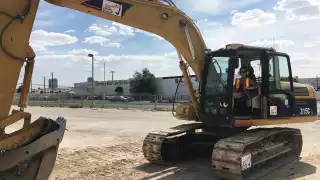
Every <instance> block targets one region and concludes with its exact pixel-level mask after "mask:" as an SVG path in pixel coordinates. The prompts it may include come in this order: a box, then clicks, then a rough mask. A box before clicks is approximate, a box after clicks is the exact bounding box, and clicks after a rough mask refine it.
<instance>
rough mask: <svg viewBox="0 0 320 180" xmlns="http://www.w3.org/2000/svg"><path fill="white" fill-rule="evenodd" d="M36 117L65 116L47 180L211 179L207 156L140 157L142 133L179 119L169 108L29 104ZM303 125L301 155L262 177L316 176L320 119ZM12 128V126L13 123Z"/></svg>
mask: <svg viewBox="0 0 320 180" xmlns="http://www.w3.org/2000/svg"><path fill="white" fill-rule="evenodd" d="M26 111H28V112H31V113H32V115H33V119H35V118H38V117H39V116H45V117H51V118H56V117H57V116H63V117H65V118H66V119H67V129H68V131H66V132H65V136H64V139H63V141H62V143H61V146H60V151H59V155H58V159H57V162H56V165H55V168H54V171H53V173H52V175H51V178H50V180H105V179H106V180H109V179H110V180H115V179H120V180H122V179H123V180H131V179H134V180H136V179H141V180H154V179H161V180H169V179H172V180H176V179H178V180H182V179H185V180H192V179H201V180H207V179H208V180H209V179H210V180H212V179H218V178H216V177H215V175H214V174H213V173H212V171H211V165H210V160H200V161H197V162H195V161H187V162H183V163H181V164H177V165H174V166H156V165H150V164H148V162H147V161H146V160H145V159H144V158H143V155H142V151H141V146H142V141H143V138H144V136H145V135H146V134H147V133H148V132H150V131H152V130H157V129H162V128H167V127H171V126H175V125H178V124H180V123H183V121H178V120H175V118H173V117H172V114H171V112H150V111H141V110H101V109H94V110H90V109H68V108H41V107H29V108H27V110H26ZM290 127H298V128H301V129H302V132H303V137H304V139H303V140H304V147H303V152H302V159H301V161H299V162H293V163H290V164H288V165H286V166H285V167H282V168H281V169H279V170H277V171H276V172H274V173H272V174H269V175H267V176H266V177H265V178H264V179H272V180H274V179H281V180H282V179H307V180H309V179H310V180H313V179H320V173H319V172H318V171H317V169H318V167H320V143H318V142H319V141H318V139H319V137H320V132H319V131H320V122H318V121H317V122H314V123H307V124H295V125H291V126H290ZM12 128H14V126H12Z"/></svg>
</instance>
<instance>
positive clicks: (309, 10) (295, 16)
mask: <svg viewBox="0 0 320 180" xmlns="http://www.w3.org/2000/svg"><path fill="white" fill-rule="evenodd" d="M274 9H275V10H278V11H282V12H284V13H285V14H286V18H287V19H290V20H302V21H304V20H308V19H317V18H320V1H319V0H279V1H278V3H277V4H276V5H275V6H274Z"/></svg>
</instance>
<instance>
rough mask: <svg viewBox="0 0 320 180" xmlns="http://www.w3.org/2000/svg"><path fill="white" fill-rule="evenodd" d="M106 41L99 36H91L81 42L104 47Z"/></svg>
mask: <svg viewBox="0 0 320 180" xmlns="http://www.w3.org/2000/svg"><path fill="white" fill-rule="evenodd" d="M108 41H110V39H107V38H104V37H101V36H91V37H86V38H85V39H84V41H83V42H84V43H87V44H100V45H101V46H104V45H105V44H106V42H108Z"/></svg>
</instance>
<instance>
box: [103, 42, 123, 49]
mask: <svg viewBox="0 0 320 180" xmlns="http://www.w3.org/2000/svg"><path fill="white" fill-rule="evenodd" d="M105 46H107V47H117V48H118V47H120V46H121V44H120V43H115V42H113V43H108V44H106V45H105Z"/></svg>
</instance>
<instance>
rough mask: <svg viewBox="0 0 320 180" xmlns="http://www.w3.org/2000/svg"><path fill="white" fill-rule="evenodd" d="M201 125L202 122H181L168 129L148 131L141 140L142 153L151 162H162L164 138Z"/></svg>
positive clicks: (167, 138)
mask: <svg viewBox="0 0 320 180" xmlns="http://www.w3.org/2000/svg"><path fill="white" fill-rule="evenodd" d="M202 126H203V124H202V123H190V124H182V125H179V126H176V127H171V128H169V129H162V130H159V131H153V132H151V133H149V134H148V135H147V136H146V137H145V139H144V141H143V146H142V150H143V155H144V157H145V158H146V159H147V160H148V161H149V162H151V163H155V164H164V163H166V162H165V160H164V157H163V156H164V155H163V152H164V149H163V145H164V142H165V141H166V140H169V139H172V138H174V137H175V136H177V135H180V134H183V133H188V132H194V131H195V130H196V129H199V128H201V127H202Z"/></svg>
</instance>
